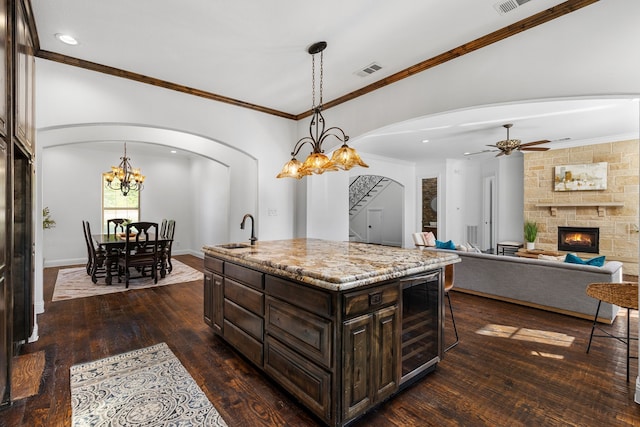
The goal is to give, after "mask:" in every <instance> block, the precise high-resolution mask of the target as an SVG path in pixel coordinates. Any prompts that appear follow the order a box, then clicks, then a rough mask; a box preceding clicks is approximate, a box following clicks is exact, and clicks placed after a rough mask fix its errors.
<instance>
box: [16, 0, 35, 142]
mask: <svg viewBox="0 0 640 427" xmlns="http://www.w3.org/2000/svg"><path fill="white" fill-rule="evenodd" d="M15 5H16V6H15V7H16V10H15V13H16V20H15V37H16V43H15V80H16V81H15V85H16V86H15V104H14V116H15V126H14V134H15V137H16V139H17V140H18V141H19V142H20V143H21V144H22V146H23V147H24V148H25V150H26V151H28V152H29V153H31V154H33V153H35V115H34V96H35V57H34V51H35V49H34V41H33V37H32V35H31V31H30V29H29V25H28V21H27V19H26V9H25V5H24V3H23V2H21V1H17V2H15Z"/></svg>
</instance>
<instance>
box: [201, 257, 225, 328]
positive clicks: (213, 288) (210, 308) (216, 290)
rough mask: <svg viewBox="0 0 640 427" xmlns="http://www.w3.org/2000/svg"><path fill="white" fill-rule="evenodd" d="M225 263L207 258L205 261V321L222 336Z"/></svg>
mask: <svg viewBox="0 0 640 427" xmlns="http://www.w3.org/2000/svg"><path fill="white" fill-rule="evenodd" d="M223 268H224V262H223V261H222V260H219V259H215V258H211V257H205V260H204V321H205V323H206V324H207V325H209V326H211V327H212V328H213V329H214V330H215V331H216V332H217V333H219V334H222V325H223V324H224V321H223V304H224V301H223V299H224V293H223V288H222V280H223V279H222V275H221V274H222V273H223Z"/></svg>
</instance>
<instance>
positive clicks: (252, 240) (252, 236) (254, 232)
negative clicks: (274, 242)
mask: <svg viewBox="0 0 640 427" xmlns="http://www.w3.org/2000/svg"><path fill="white" fill-rule="evenodd" d="M247 218H251V238H250V239H249V240H251V244H252V245H255V244H256V240H258V238H257V237H256V231H255V228H254V226H253V225H254V219H253V215H251V214H245V216H243V217H242V222H241V223H240V229H241V230H244V222H245V221H246V219H247Z"/></svg>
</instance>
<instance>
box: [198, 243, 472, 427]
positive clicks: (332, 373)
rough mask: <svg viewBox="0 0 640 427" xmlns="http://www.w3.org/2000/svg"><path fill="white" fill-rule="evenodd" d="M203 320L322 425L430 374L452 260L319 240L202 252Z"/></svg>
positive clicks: (352, 415)
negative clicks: (312, 414)
mask: <svg viewBox="0 0 640 427" xmlns="http://www.w3.org/2000/svg"><path fill="white" fill-rule="evenodd" d="M203 251H204V253H205V258H204V269H205V273H204V277H205V280H204V284H205V286H204V320H205V322H206V323H207V324H208V325H210V326H211V327H212V329H213V331H214V332H215V333H216V334H218V335H220V336H221V337H222V338H224V340H225V341H227V342H228V343H229V344H230V345H231V346H232V347H234V348H235V349H236V350H237V351H238V352H239V353H240V354H242V355H243V356H244V357H246V358H247V359H248V360H250V361H251V362H252V363H254V364H255V365H256V366H257V367H258V368H259V369H260V370H262V371H263V372H264V373H266V374H267V375H269V376H270V377H271V378H272V379H273V380H274V381H276V382H277V383H278V384H280V385H281V386H282V387H284V388H285V389H286V390H288V391H289V392H290V393H291V394H292V395H293V396H294V397H295V398H296V399H298V400H299V401H300V402H301V403H302V404H303V405H304V406H306V407H307V408H308V409H309V410H310V411H311V412H313V413H314V414H315V415H316V416H318V417H319V419H320V420H322V421H323V422H324V423H326V424H327V425H329V426H344V425H346V424H348V423H349V422H351V421H353V420H354V419H356V418H357V417H359V416H361V415H362V414H364V413H365V412H367V411H368V410H370V409H372V408H374V407H375V406H377V405H378V404H380V403H381V402H383V401H384V400H385V399H388V398H389V397H391V396H393V395H394V394H396V393H398V392H399V391H400V390H401V389H402V388H404V387H405V386H406V385H408V384H410V383H411V382H412V381H415V380H417V379H419V378H421V377H422V376H424V375H425V374H426V373H428V372H431V371H432V370H433V369H435V367H436V365H437V363H438V362H439V361H440V359H441V357H442V355H443V339H444V338H443V316H444V308H443V307H444V305H443V278H444V271H445V267H447V266H449V265H451V264H454V263H456V262H459V261H460V259H459V258H458V255H456V254H452V253H442V252H430V251H421V250H419V249H401V248H395V247H388V246H380V245H369V244H364V243H352V242H335V241H327V240H319V239H291V240H279V241H265V242H257V243H256V245H253V246H251V245H242V244H226V245H218V246H205V247H204V248H203Z"/></svg>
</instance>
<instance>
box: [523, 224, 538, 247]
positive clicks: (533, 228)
mask: <svg viewBox="0 0 640 427" xmlns="http://www.w3.org/2000/svg"><path fill="white" fill-rule="evenodd" d="M537 235H538V224H536V223H535V222H533V221H525V223H524V240H526V241H527V250H532V249H533V248H534V247H535V244H534V243H533V242H535V241H536V236H537Z"/></svg>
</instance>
